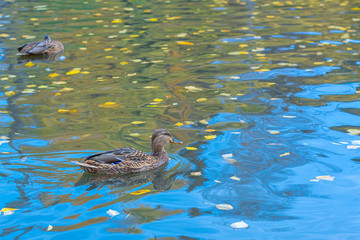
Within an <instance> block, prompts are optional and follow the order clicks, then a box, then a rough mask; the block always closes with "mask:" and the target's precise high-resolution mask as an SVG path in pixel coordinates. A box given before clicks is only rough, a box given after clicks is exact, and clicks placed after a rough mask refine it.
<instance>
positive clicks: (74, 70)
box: [66, 68, 80, 75]
mask: <svg viewBox="0 0 360 240" xmlns="http://www.w3.org/2000/svg"><path fill="white" fill-rule="evenodd" d="M79 72H80V69H79V68H74V69H73V70H70V71H68V72H67V73H66V75H74V74H78V73H79Z"/></svg>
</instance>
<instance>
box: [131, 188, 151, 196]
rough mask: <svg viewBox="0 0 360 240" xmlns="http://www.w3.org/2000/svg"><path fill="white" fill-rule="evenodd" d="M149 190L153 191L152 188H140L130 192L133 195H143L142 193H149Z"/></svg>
mask: <svg viewBox="0 0 360 240" xmlns="http://www.w3.org/2000/svg"><path fill="white" fill-rule="evenodd" d="M148 192H151V190H150V189H140V190H137V191H134V192H131V193H130V194H131V195H141V194H144V193H148Z"/></svg>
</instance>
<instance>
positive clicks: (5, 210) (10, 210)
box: [0, 207, 19, 215]
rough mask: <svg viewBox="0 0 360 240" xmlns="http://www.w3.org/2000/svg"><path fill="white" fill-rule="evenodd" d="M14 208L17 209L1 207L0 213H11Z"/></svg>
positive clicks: (13, 211)
mask: <svg viewBox="0 0 360 240" xmlns="http://www.w3.org/2000/svg"><path fill="white" fill-rule="evenodd" d="M16 210H19V209H17V208H6V207H5V208H2V209H1V210H0V213H4V215H13V214H14V213H15V211H16Z"/></svg>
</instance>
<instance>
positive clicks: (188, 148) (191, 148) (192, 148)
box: [186, 147, 197, 151]
mask: <svg viewBox="0 0 360 240" xmlns="http://www.w3.org/2000/svg"><path fill="white" fill-rule="evenodd" d="M186 149H187V150H192V151H195V150H197V148H196V147H186Z"/></svg>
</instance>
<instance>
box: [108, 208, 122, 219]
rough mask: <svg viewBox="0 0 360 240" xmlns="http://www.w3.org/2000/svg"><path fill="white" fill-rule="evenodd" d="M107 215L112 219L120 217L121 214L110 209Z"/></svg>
mask: <svg viewBox="0 0 360 240" xmlns="http://www.w3.org/2000/svg"><path fill="white" fill-rule="evenodd" d="M106 213H107V214H108V215H109V216H110V217H115V216H116V215H119V214H120V213H119V212H118V211H116V210H112V209H109V210H108V211H106Z"/></svg>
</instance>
